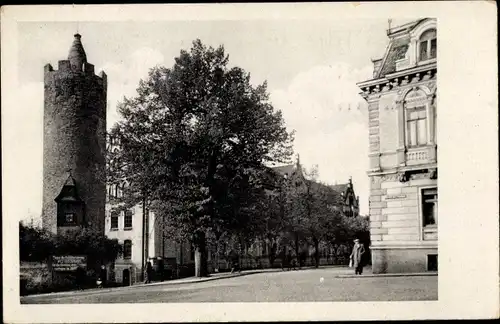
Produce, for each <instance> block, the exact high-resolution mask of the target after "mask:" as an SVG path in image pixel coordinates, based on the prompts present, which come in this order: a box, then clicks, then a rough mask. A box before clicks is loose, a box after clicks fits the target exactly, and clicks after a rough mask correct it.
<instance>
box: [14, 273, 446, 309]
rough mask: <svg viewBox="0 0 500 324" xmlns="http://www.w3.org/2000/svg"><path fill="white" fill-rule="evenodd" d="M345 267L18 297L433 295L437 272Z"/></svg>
mask: <svg viewBox="0 0 500 324" xmlns="http://www.w3.org/2000/svg"><path fill="white" fill-rule="evenodd" d="M346 270H347V269H335V268H320V269H307V270H301V271H287V272H264V273H254V274H248V275H244V276H240V277H233V278H224V279H218V280H212V281H205V282H198V283H184V284H168V283H165V284H156V285H149V286H139V287H126V288H118V289H104V290H101V291H99V290H97V291H96V290H93V291H86V292H85V291H83V292H71V293H66V294H54V295H41V296H27V297H23V298H21V303H23V304H32V303H40V304H47V303H60V304H66V303H159V302H301V301H304V302H311V301H408V300H437V297H438V292H437V290H438V277H437V276H398V277H371V276H366V277H339V275H340V276H342V275H345V274H346V273H347V272H346ZM321 278H323V280H321Z"/></svg>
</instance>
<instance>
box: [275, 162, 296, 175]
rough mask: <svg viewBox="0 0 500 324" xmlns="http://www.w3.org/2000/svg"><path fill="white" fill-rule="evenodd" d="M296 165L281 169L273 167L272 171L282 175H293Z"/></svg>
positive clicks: (285, 166)
mask: <svg viewBox="0 0 500 324" xmlns="http://www.w3.org/2000/svg"><path fill="white" fill-rule="evenodd" d="M295 169H296V168H295V164H289V165H282V166H279V167H273V168H272V170H273V171H275V172H277V173H279V174H281V175H285V174H286V175H291V174H292V173H293V172H294V171H295Z"/></svg>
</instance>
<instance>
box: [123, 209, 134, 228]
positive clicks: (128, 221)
mask: <svg viewBox="0 0 500 324" xmlns="http://www.w3.org/2000/svg"><path fill="white" fill-rule="evenodd" d="M123 227H124V228H125V229H130V228H132V210H126V211H125V219H124V225H123Z"/></svg>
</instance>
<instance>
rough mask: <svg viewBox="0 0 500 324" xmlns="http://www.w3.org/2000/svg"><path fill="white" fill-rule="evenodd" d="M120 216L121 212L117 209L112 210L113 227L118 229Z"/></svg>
mask: <svg viewBox="0 0 500 324" xmlns="http://www.w3.org/2000/svg"><path fill="white" fill-rule="evenodd" d="M118 216H119V213H118V212H117V211H112V212H111V229H112V230H113V229H118Z"/></svg>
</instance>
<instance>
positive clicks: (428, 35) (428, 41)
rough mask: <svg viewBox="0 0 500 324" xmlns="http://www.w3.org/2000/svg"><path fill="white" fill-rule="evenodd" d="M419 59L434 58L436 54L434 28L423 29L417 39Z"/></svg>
mask: <svg viewBox="0 0 500 324" xmlns="http://www.w3.org/2000/svg"><path fill="white" fill-rule="evenodd" d="M419 51H420V54H419V60H420V61H427V60H430V59H435V58H436V56H437V38H436V29H429V30H427V31H425V32H424V33H423V34H422V36H420V40H419Z"/></svg>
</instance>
